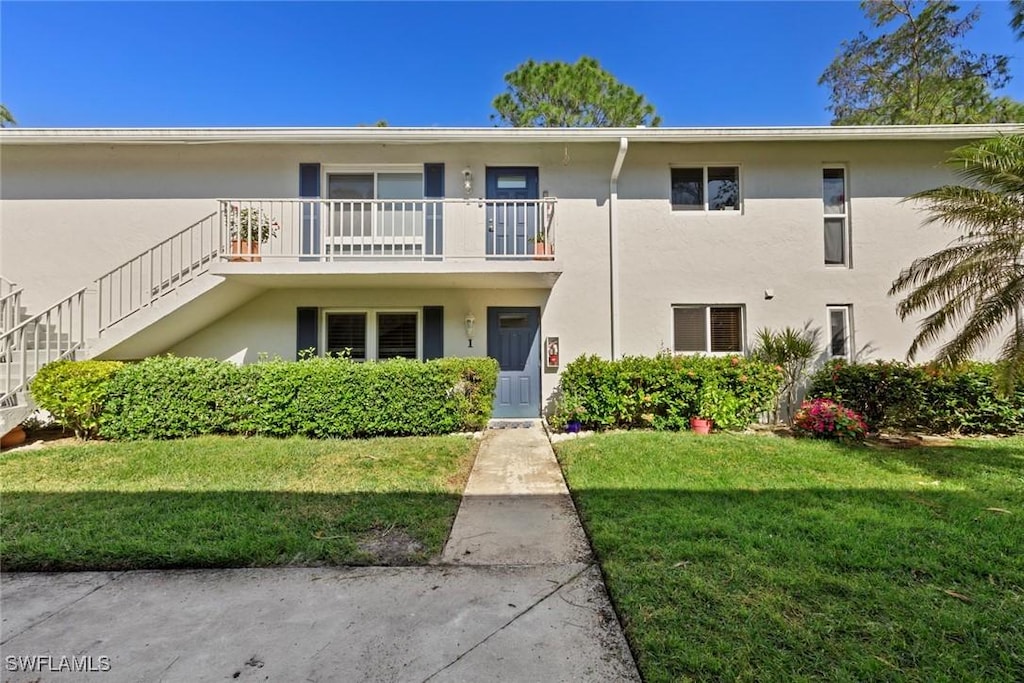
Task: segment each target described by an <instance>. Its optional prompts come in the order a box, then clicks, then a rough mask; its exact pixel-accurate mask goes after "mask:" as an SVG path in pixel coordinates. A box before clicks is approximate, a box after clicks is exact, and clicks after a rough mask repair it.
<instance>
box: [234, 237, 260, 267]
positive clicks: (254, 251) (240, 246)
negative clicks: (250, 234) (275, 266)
mask: <svg viewBox="0 0 1024 683" xmlns="http://www.w3.org/2000/svg"><path fill="white" fill-rule="evenodd" d="M259 254H260V243H259V242H253V241H251V240H231V254H230V255H229V256H228V261H231V262H234V263H238V262H240V261H244V262H255V261H262V260H263V259H262V258H260V255H259Z"/></svg>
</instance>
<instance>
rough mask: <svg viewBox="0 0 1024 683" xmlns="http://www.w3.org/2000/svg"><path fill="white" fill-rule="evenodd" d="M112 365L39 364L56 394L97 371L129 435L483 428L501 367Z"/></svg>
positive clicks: (325, 361)
mask: <svg viewBox="0 0 1024 683" xmlns="http://www.w3.org/2000/svg"><path fill="white" fill-rule="evenodd" d="M107 366H110V368H109V371H106V373H105V374H103V376H102V380H103V381H102V384H100V383H99V381H98V380H97V379H95V377H94V375H96V370H95V368H96V367H97V366H96V365H95V362H94V361H84V362H68V363H65V364H63V365H59V364H53V365H52V366H47V368H44V370H43V372H41V373H40V376H41V377H43V378H44V382H43V383H42V385H41V386H42V387H46V388H47V389H48V391H49V392H50V393H60V392H66V391H68V390H70V389H74V390H75V391H80V390H79V388H78V386H79V384H81V383H82V381H84V380H88V382H92V384H93V385H96V387H98V388H101V389H102V392H101V393H102V397H103V399H104V400H102V401H100V402H99V403H98V404H95V407H96V409H95V410H94V413H90V414H91V415H93V420H94V422H95V425H96V426H98V429H99V433H100V435H102V436H103V437H105V438H108V439H120V440H126V439H174V438H181V437H188V436H197V435H200V434H217V433H225V434H263V435H270V436H291V435H295V434H301V435H305V436H311V437H319V438H338V437H362V436H385V435H389V436H400V435H423V434H445V433H449V432H453V431H460V430H470V429H478V428H480V427H483V426H484V425H485V424H486V423H487V420H488V419H489V418H490V414H491V405H492V402H493V400H494V387H495V384H496V382H497V376H498V365H497V363H496V362H495V361H494V360H492V359H490V358H445V359H440V360H432V361H427V362H423V363H421V362H417V361H409V360H390V361H384V362H379V363H356V362H353V361H350V360H347V359H339V358H312V359H307V360H301V361H298V362H284V361H269V362H262V363H256V364H253V365H245V366H241V367H239V366H236V365H234V364H232V363H227V362H223V361H217V360H210V359H203V358H176V357H173V356H162V357H156V358H149V359H146V360H143V361H140V362H138V363H130V364H123V365H122V364H120V363H109V364H105V365H103V366H102V367H103V368H105V369H106V368H107ZM36 381H37V382H38V381H39V378H38V377H37V380H36ZM88 382H87V383H88ZM90 386H92V385H90ZM33 389H34V390H35V384H33ZM97 390H98V389H97ZM89 395H90V396H93V395H95V391H94V392H93V393H91V394H89ZM37 401H38V398H37ZM40 405H42V406H43V407H47V409H48V410H51V412H54V413H55V415H57V411H55V410H53V409H52V408H50V407H48V406H47V405H43V404H42V403H40ZM90 405H93V404H90ZM57 417H58V419H60V420H62V421H64V420H65V419H66V418H64V417H62V416H61V415H57ZM65 424H66V425H67V422H65ZM93 431H95V430H93Z"/></svg>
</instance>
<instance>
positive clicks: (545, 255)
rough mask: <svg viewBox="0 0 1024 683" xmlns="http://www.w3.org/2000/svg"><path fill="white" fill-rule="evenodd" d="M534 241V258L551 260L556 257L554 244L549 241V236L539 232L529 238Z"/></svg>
mask: <svg viewBox="0 0 1024 683" xmlns="http://www.w3.org/2000/svg"><path fill="white" fill-rule="evenodd" d="M529 241H530V242H532V243H533V258H534V260H535V261H550V260H551V259H552V258H554V253H555V252H554V246H555V245H553V244H551V243H549V242H548V236H547V235H546V234H545V233H543V232H538V233H537V234H536V235H535V236H533V237H531V238H530V239H529Z"/></svg>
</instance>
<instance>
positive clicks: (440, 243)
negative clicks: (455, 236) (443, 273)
mask: <svg viewBox="0 0 1024 683" xmlns="http://www.w3.org/2000/svg"><path fill="white" fill-rule="evenodd" d="M423 198H424V199H444V164H423ZM426 207H427V210H426V235H424V242H425V244H424V245H423V255H424V256H436V257H440V256H442V255H443V254H444V209H443V208H442V205H441V204H435V203H430V204H427V205H426Z"/></svg>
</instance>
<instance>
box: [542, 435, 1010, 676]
mask: <svg viewBox="0 0 1024 683" xmlns="http://www.w3.org/2000/svg"><path fill="white" fill-rule="evenodd" d="M558 451H559V458H560V460H561V461H562V463H563V467H564V469H565V472H566V476H567V479H568V483H569V486H570V488H571V489H572V492H573V496H574V498H575V499H576V502H577V506H578V507H579V509H580V512H581V515H582V517H583V520H584V524H585V526H586V528H587V530H588V533H589V535H590V538H591V541H592V543H593V545H594V548H595V550H596V552H597V554H598V558H599V560H600V562H601V566H602V568H603V571H604V573H605V576H606V579H607V582H608V586H609V590H610V592H611V594H612V599H613V601H614V602H615V605H616V608H617V609H618V611H619V614H620V615H621V617H622V619H623V621H624V624H625V627H626V632H627V636H628V638H629V640H630V643H631V645H632V647H633V649H634V652H635V653H636V655H637V659H638V662H639V665H640V669H641V672H642V673H643V675H644V678H645V680H646V681H648V682H656V681H678V680H730V681H732V680H744V681H791V680H811V679H828V680H841V681H872V680H885V681H949V680H953V681H986V682H989V681H992V682H994V681H1020V680H1024V439H1021V438H1016V439H1006V440H976V441H958V442H956V445H955V446H951V447H941V448H939V447H933V448H922V449H914V450H883V449H878V448H870V447H843V446H838V445H834V444H830V443H824V442H815V441H807V440H793V439H784V438H774V437H759V436H740V435H728V434H721V435H715V436H712V437H695V436H692V435H689V434H664V433H629V434H618V435H603V436H595V437H591V438H588V439H580V440H576V441H571V442H565V443H563V444H561V445H560V446H559V447H558ZM989 508H997V510H992V509H989ZM999 510H1006V511H1009V514H1006V513H1003V512H1000V511H999ZM958 596H960V597H958Z"/></svg>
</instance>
